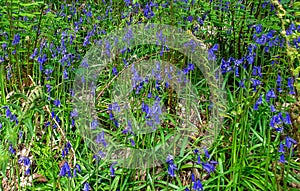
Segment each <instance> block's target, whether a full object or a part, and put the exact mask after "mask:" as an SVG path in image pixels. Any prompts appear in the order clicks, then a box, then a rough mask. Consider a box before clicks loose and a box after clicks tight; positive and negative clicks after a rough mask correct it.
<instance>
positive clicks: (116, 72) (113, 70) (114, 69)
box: [112, 67, 118, 76]
mask: <svg viewBox="0 0 300 191" xmlns="http://www.w3.org/2000/svg"><path fill="white" fill-rule="evenodd" d="M112 73H113V75H115V76H116V75H118V70H117V68H116V67H113V69H112Z"/></svg>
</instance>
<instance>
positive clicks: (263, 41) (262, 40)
mask: <svg viewBox="0 0 300 191" xmlns="http://www.w3.org/2000/svg"><path fill="white" fill-rule="evenodd" d="M267 40H268V39H267V36H266V35H265V34H263V35H261V37H260V38H256V40H255V42H256V43H257V44H260V45H265V44H266V43H267Z"/></svg>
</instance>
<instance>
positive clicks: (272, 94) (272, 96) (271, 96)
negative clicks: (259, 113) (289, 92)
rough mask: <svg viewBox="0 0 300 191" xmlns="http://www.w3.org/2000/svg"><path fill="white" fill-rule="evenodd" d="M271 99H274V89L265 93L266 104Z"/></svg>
mask: <svg viewBox="0 0 300 191" xmlns="http://www.w3.org/2000/svg"><path fill="white" fill-rule="evenodd" d="M271 98H276V95H275V92H274V89H270V90H269V91H268V92H267V94H266V101H267V102H270V99H271Z"/></svg>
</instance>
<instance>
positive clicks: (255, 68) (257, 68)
mask: <svg viewBox="0 0 300 191" xmlns="http://www.w3.org/2000/svg"><path fill="white" fill-rule="evenodd" d="M252 75H253V76H259V77H262V74H261V66H253V72H252Z"/></svg>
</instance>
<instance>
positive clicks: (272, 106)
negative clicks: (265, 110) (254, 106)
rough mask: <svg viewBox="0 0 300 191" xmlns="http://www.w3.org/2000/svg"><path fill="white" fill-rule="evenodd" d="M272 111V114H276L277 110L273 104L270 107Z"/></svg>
mask: <svg viewBox="0 0 300 191" xmlns="http://www.w3.org/2000/svg"><path fill="white" fill-rule="evenodd" d="M270 110H271V112H272V113H274V112H276V109H275V107H274V105H273V104H272V105H270Z"/></svg>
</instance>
